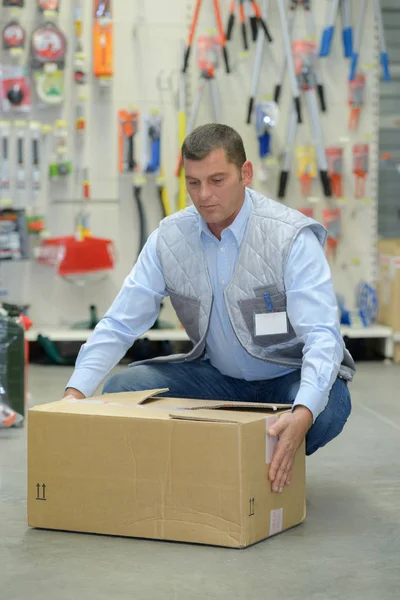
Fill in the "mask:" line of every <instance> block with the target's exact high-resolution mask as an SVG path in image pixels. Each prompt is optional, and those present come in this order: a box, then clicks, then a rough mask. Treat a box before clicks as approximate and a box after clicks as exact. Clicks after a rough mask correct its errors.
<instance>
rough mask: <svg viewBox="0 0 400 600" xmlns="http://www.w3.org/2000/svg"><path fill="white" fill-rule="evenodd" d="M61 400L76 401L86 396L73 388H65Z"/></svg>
mask: <svg viewBox="0 0 400 600" xmlns="http://www.w3.org/2000/svg"><path fill="white" fill-rule="evenodd" d="M63 398H76V399H77V400H82V399H83V398H86V396H85V395H84V394H82V392H80V391H79V390H76V389H75V388H67V389H66V390H65V392H64V396H63Z"/></svg>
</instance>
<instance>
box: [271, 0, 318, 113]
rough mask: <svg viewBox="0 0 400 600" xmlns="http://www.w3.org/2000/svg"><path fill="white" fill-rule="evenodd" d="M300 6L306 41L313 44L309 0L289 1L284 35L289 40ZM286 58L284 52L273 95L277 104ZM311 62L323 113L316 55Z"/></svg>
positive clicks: (312, 25)
mask: <svg viewBox="0 0 400 600" xmlns="http://www.w3.org/2000/svg"><path fill="white" fill-rule="evenodd" d="M300 4H301V5H302V6H303V8H304V17H305V23H306V34H307V39H308V41H310V42H315V40H316V34H315V31H316V29H315V24H314V19H313V14H312V9H311V0H290V2H289V14H288V17H287V32H285V33H286V34H287V36H288V37H289V39H290V40H291V38H292V33H293V27H294V24H295V17H296V14H297V7H298V6H299V5H300ZM287 56H288V53H287V52H285V54H284V55H283V58H282V65H281V69H280V73H279V78H278V83H277V84H276V86H275V94H274V100H275V102H279V98H280V95H281V90H282V84H283V81H284V77H285V72H286V65H287ZM313 62H314V64H313V71H314V77H315V81H316V89H317V92H318V97H319V101H320V106H321V110H322V111H323V112H325V110H326V103H325V93H324V86H323V83H322V77H321V73H320V71H319V68H318V61H317V55H316V54H315V55H313Z"/></svg>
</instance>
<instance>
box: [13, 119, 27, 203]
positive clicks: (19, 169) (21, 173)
mask: <svg viewBox="0 0 400 600" xmlns="http://www.w3.org/2000/svg"><path fill="white" fill-rule="evenodd" d="M15 127H16V130H17V165H16V187H17V194H18V196H19V200H20V203H19V204H20V208H25V207H26V206H25V202H24V200H25V198H24V196H25V193H24V192H25V190H26V167H25V134H26V121H15Z"/></svg>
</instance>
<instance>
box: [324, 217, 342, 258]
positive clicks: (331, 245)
mask: <svg viewBox="0 0 400 600" xmlns="http://www.w3.org/2000/svg"><path fill="white" fill-rule="evenodd" d="M322 224H323V226H324V227H325V229H326V230H327V232H328V237H327V239H326V255H327V258H328V259H331V258H332V259H333V260H335V259H336V255H337V249H338V245H339V240H340V234H341V210H340V208H324V210H323V211H322Z"/></svg>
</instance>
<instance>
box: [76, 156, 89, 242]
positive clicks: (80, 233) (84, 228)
mask: <svg viewBox="0 0 400 600" xmlns="http://www.w3.org/2000/svg"><path fill="white" fill-rule="evenodd" d="M89 200H90V182H89V169H88V168H86V167H85V168H84V169H83V180H82V208H81V209H80V211H79V212H78V214H77V215H76V217H75V239H76V240H77V241H79V242H83V240H85V238H87V237H89V236H91V235H92V232H91V230H90V213H89V207H88V205H89Z"/></svg>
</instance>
